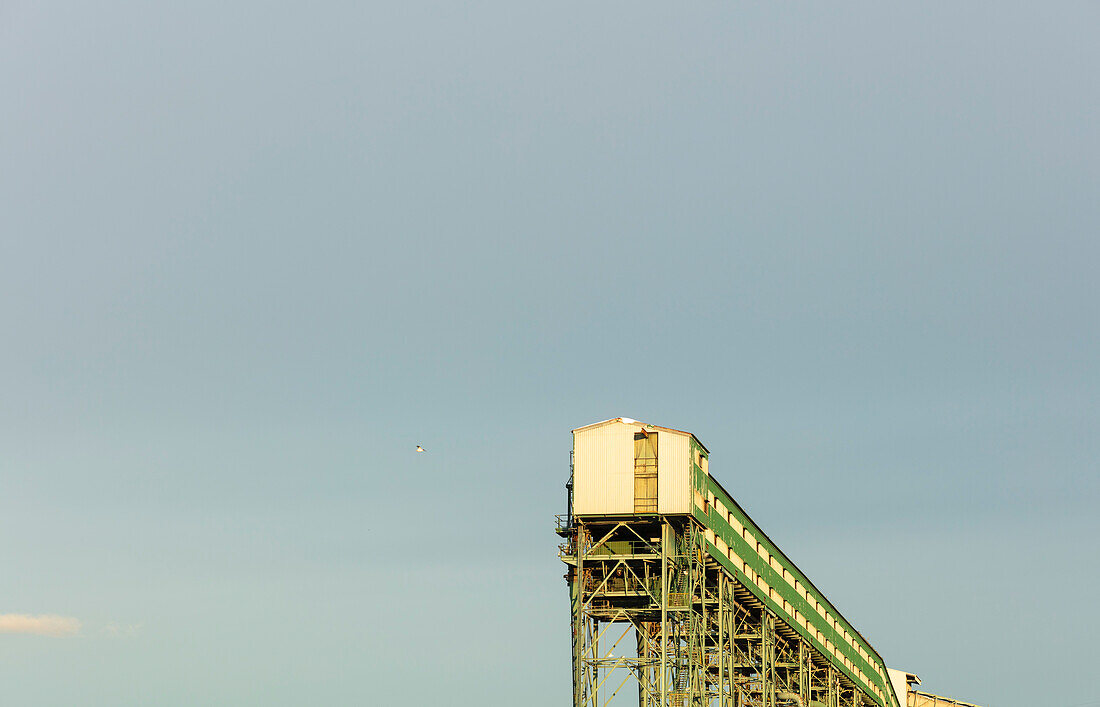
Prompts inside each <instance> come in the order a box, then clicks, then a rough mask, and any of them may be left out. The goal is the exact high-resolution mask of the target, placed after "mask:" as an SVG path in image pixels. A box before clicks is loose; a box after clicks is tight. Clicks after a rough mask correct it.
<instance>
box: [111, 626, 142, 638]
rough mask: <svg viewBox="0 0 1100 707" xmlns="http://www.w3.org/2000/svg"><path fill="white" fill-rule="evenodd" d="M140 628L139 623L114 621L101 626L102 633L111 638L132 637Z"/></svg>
mask: <svg viewBox="0 0 1100 707" xmlns="http://www.w3.org/2000/svg"><path fill="white" fill-rule="evenodd" d="M140 630H141V624H116V623H114V622H112V623H109V624H107V625H106V626H104V627H103V633H105V634H107V635H108V636H110V637H111V638H132V637H134V636H136V635H137V633H138V631H140Z"/></svg>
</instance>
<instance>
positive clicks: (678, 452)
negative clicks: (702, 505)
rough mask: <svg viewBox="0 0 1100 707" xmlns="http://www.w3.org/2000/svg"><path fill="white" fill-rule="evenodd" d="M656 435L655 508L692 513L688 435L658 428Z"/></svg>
mask: <svg viewBox="0 0 1100 707" xmlns="http://www.w3.org/2000/svg"><path fill="white" fill-rule="evenodd" d="M657 439H658V444H657V511H658V512H659V513H691V476H690V474H689V473H688V471H689V469H690V468H691V459H690V457H691V437H690V436H688V435H685V434H677V433H675V432H666V431H664V430H661V431H660V432H659V433H658V435H657Z"/></svg>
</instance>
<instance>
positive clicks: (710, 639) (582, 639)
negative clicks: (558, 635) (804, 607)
mask: <svg viewBox="0 0 1100 707" xmlns="http://www.w3.org/2000/svg"><path fill="white" fill-rule="evenodd" d="M558 533H559V535H561V536H562V537H563V538H564V539H565V542H564V543H562V545H561V546H560V556H561V558H562V560H563V561H564V562H565V563H566V565H568V568H569V569H568V572H567V574H566V581H567V582H568V584H569V591H570V599H571V628H572V638H573V707H605V706H606V705H608V704H609V703H610V702H611V701H612V700H613V699H614V698H615V696H616V695H618V694H619V693H620V691H621V690H623V688H624V687H625V686H627V685H628V684H629V683H631V681H633V682H634V683H635V684H636V686H637V693H638V704H639V707H704V706H706V707H711V706H713V705H716V706H717V707H784V706H788V705H801V706H802V707H864V706H865V705H871V704H872V703H871V701H870V700H869V698H867V697H866V696H865V695H863V693H862V692H861V691H860V690H859V689H857V688H856V686H855V685H854V684H853V683H852V682H851V681H850V680H849V679H848V678H847V677H846V676H844V675H843V674H841V673H840V672H839V671H837V670H836V669H835V667H833V666H832V665H831V664H830V662H829V661H828V660H827V659H826V658H825V656H823V655H822V654H821V653H819V652H818V651H817V650H816V649H815V648H814V647H813V646H812V645H811V644H809V643H808V642H807V641H805V640H804V639H803V638H801V637H800V636H799V635H798V634H797V633H796V632H795V631H794V630H793V629H792V628H791V627H790V626H788V625H787V624H786V623H785V622H784V621H782V620H781V619H780V618H778V617H777V616H776V615H775V614H774V613H773V612H772V611H771V610H770V609H768V608H766V607H765V606H764V605H763V604H762V603H761V602H760V601H759V600H758V599H757V598H756V597H755V596H753V594H752V593H750V592H749V591H748V590H747V589H746V588H745V587H744V586H743V585H742V584H741V583H740V582H739V581H738V580H737V579H736V578H735V577H734V576H733V575H731V574H730V573H729V572H728V571H727V570H726V569H725V568H723V567H722V566H721V565H719V564H718V563H717V562H716V561H715V560H714V559H713V558H711V557H710V556H709V555H708V553H707V551H706V543H705V539H704V530H703V528H702V526H701V525H700V524H699V523H698V522H697V521H696V520H694V519H692V518H690V517H687V516H656V515H653V516H633V517H628V518H623V519H612V518H608V519H593V518H585V519H578V518H565V519H561V520H559V526H558ZM630 634H633V637H631V635H630ZM631 638H632V640H631ZM629 644H632V645H629ZM628 645H629V647H630V648H631V650H624V649H625V648H626V647H627V646H628ZM617 652H618V655H616V653H617ZM627 653H633V655H630V656H627V655H625V654H627Z"/></svg>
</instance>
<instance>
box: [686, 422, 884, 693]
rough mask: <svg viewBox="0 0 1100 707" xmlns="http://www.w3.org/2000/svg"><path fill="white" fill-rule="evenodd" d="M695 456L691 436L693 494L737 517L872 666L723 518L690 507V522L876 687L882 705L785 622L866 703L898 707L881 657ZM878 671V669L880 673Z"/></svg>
mask: <svg viewBox="0 0 1100 707" xmlns="http://www.w3.org/2000/svg"><path fill="white" fill-rule="evenodd" d="M700 455H702V456H703V457H704V458H706V457H708V453H707V451H706V449H705V448H704V447H703V446H702V445H701V444H698V442H697V440H695V439H694V436H693V438H692V441H691V464H692V474H691V477H692V488H693V491H695V492H698V493H700V494H701V495H703V497H704V498H708V499H709V497H710V496H711V495H713V496H714V497H715V498H716V499H718V500H720V501H721V502H722V505H724V506H725V507H726V508H728V509H729V512H730V514H731V515H733V516H735V517H736V518H737V521H738V522H739V523H740V524H741V525H742V527H744V528H745V529H747V530H748V531H749V532H750V534H751V535H752V536H753V537H754V538H756V540H757V542H759V543H760V544H761V545H762V546H763V547H764V548H765V549H766V550H767V552H768V554H769V555H770V556H771V557H773V558H774V559H775V560H777V561H778V562H779V564H780V566H781V569H786V571H787V572H788V573H790V575H791V576H792V577H793V578H794V579H796V580H797V581H798V582H799V583H800V584H801V585H802V586H803V587H804V588H805V591H806V593H807V595H808V596H811V597H813V599H814V600H815V601H817V602H818V603H820V604H821V605H822V606H823V607H824V610H825V613H826V614H827V616H828V617H829V618H832V619H835V620H836V622H837V623H838V624H839V625H840V626H841V627H843V628H844V629H845V630H846V631H847V632H848V634H849V635H850V636H851V637H852V638H853V639H854V640H855V641H856V642H857V643H858V644H859V645H860V646H861V647H862V648H863V650H864V652H866V653H867V654H868V655H869V656H871V657H872V659H873V663H872V662H869V661H866V660H864V659H863V657H862V656H861V655H859V653H858V652H857V651H856V650H855V649H854V648H853V647H852V646H850V645H849V644H848V642H847V641H845V640H844V639H843V638H842V636H841V633H840V631H838V630H837V629H836V628H834V627H833V625H832V623H831V622H830V621H829V620H828V619H827V618H825V617H822V616H821V615H820V614H819V613H818V612H817V610H816V609H815V608H813V607H812V606H811V605H810V603H809V602H808V601H807V600H805V599H803V598H802V596H801V595H800V594H799V593H798V592H797V591H796V590H795V588H794V587H792V586H791V585H790V584H789V583H788V582H787V581H786V580H785V579H784V578H783V575H782V572H781V571H777V570H776V569H775V568H774V567H772V566H771V564H769V563H766V562H765V561H764V559H763V558H762V557H761V556H760V554H759V552H758V551H757V548H755V547H750V545H749V542H748V541H747V540H746V539H745V538H744V536H743V535H742V534H741V533H738V532H737V531H735V530H734V528H733V527H732V526H731V525H730V524H729V523H727V522H726V520H725V519H724V518H721V517H719V514H718V512H717V510H716V509H715V508H714V507H713V506H710V508H709V511H708V512H704V511H703V509H701V508H699V507H698V506H694V513H693V515H694V517H695V518H696V520H698V521H699V522H700V523H702V524H703V525H704V526H705V527H706V528H708V529H710V530H711V531H712V532H714V534H715V536H716V537H720V538H722V540H723V541H724V542H725V543H726V544H727V545H728V546H729V547H730V548H731V549H733V550H734V551H735V553H736V554H737V555H738V556H739V557H741V559H742V560H744V562H745V564H746V565H748V566H749V567H750V568H751V569H752V571H753V572H755V573H756V574H758V575H759V576H760V577H762V578H763V579H764V581H765V582H767V584H768V586H770V587H771V588H773V589H775V590H776V592H777V593H778V594H779V595H780V597H781V598H782V599H784V600H786V601H787V603H789V604H790V605H791V607H792V608H793V609H794V610H796V611H798V612H799V613H800V614H801V615H802V616H803V617H805V619H806V621H807V623H809V624H811V625H812V626H813V627H814V628H815V629H817V630H818V631H821V633H822V634H823V635H824V636H825V637H826V638H827V639H828V640H830V641H831V643H832V644H833V645H834V646H836V647H837V648H838V649H839V650H840V651H841V652H842V653H843V654H844V655H845V657H847V658H848V659H849V660H850V661H852V663H853V664H854V665H855V666H856V669H857V670H858V671H859V672H860V673H861V674H862V675H863V676H864V677H865V678H866V679H867V681H868V682H870V683H872V684H874V685H876V686H877V687H878V688H879V689H880V690H881V691H882V693H883V694H884V695H886V701H883V700H882V699H880V698H879V697H878V696H877V695H875V694H873V693H872V692H870V691H867V690H865V689H863V687H862V684H861V680H860V679H859V678H858V676H856V675H855V674H854V671H852V670H851V669H849V668H848V666H847V665H845V664H844V663H843V662H841V661H838V660H837V659H836V658H835V657H834V656H833V655H832V653H831V651H829V650H827V648H826V647H825V645H824V644H823V643H822V642H821V641H819V640H818V638H817V636H816V634H815V633H811V632H810V631H808V630H806V629H804V628H803V627H802V626H801V625H800V624H798V623H797V622H796V621H793V620H792V621H787V623H788V624H789V625H790V626H791V628H792V629H794V630H795V631H796V632H798V633H799V634H800V635H801V636H803V637H804V638H805V639H806V640H808V641H810V642H811V643H812V644H814V645H816V646H817V647H818V648H819V650H820V651H821V653H822V654H823V655H824V656H825V658H826V659H828V660H829V661H830V662H831V663H832V664H833V665H835V667H836V669H837V670H838V671H840V672H841V673H843V674H845V675H847V676H848V678H849V679H850V680H852V682H853V683H854V684H855V685H856V686H857V687H859V689H860V690H861V692H863V693H864V694H865V695H866V696H867V697H868V699H870V700H872V701H873V702H874V703H875V704H878V705H882V707H903V706H899V705H898V702H897V700H896V699H895V697H894V694H893V688H892V687H891V686H890V684H889V680H888V677H887V672H886V664H885V662H884V661H883V660H882V656H880V655H879V654H878V652H877V651H876V650H875V649H874V648H873V647H872V646H871V644H870V643H868V642H867V640H866V639H865V638H864V637H863V636H862V635H861V634H860V633H859V631H857V630H856V629H855V628H854V627H853V626H852V625H851V624H850V623H849V622H848V621H847V620H846V619H845V618H844V617H843V616H842V615H841V613H840V612H839V611H837V609H836V607H834V606H833V605H832V604H831V603H830V602H829V601H828V599H826V598H825V595H824V594H822V593H821V592H820V591H819V590H818V589H817V587H815V586H814V585H813V583H812V582H811V581H810V580H809V578H808V577H806V575H805V574H803V573H802V571H801V570H799V569H798V567H797V566H796V565H795V564H794V563H793V562H792V561H791V560H790V559H789V558H788V557H787V556H786V555H785V554H784V553H783V552H782V551H781V550H780V549H779V547H778V546H776V544H775V543H773V542H772V541H771V539H770V538H768V536H767V534H765V533H764V531H763V530H761V529H760V526H758V525H757V524H756V523H755V522H754V521H753V520H752V519H751V518H750V517H749V515H748V513H746V512H745V510H744V508H742V507H741V505H740V504H739V503H737V501H735V500H734V499H733V497H732V496H731V495H730V494H729V493H728V492H727V491H726V490H725V489H724V488H723V487H722V485H721V484H720V483H719V482H718V481H717V479H715V478H714V477H713V476H711V475H708V474H706V473H704V472H703V470H702V468H701V467H700V466H699V464H698V460H699V457H700ZM707 545H708V550H709V552H710V555H711V556H712V557H713V558H714V559H716V560H717V561H718V562H720V563H721V564H722V565H723V566H724V567H725V568H726V569H727V570H728V571H729V572H730V573H731V574H733V575H734V576H735V577H736V578H737V579H738V580H739V581H740V582H741V583H742V584H744V586H745V587H746V588H747V589H748V590H749V591H751V592H752V593H753V594H754V595H755V596H756V597H757V598H758V599H759V600H760V601H762V602H763V603H764V604H765V606H768V607H769V608H771V609H772V610H773V611H776V612H777V613H778V614H779V615H780V616H784V617H785V616H787V611H786V609H785V608H784V607H783V605H782V604H780V603H779V602H776V601H775V600H774V599H773V598H772V597H771V596H769V595H767V594H766V593H765V592H764V591H763V590H762V589H761V588H760V587H758V586H757V585H756V583H755V582H754V581H752V580H751V579H750V578H749V577H748V576H747V575H746V574H745V573H744V572H742V571H741V570H740V569H738V568H737V567H735V566H734V565H733V563H732V562H731V561H730V560H729V558H728V557H726V556H725V554H723V553H721V552H719V550H718V548H717V547H716V546H715V545H713V544H712V543H709V541H708V544H707ZM879 670H881V674H880V672H879Z"/></svg>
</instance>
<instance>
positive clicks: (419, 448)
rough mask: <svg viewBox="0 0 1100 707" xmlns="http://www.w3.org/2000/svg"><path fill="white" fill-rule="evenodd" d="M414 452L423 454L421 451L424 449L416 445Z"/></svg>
mask: <svg viewBox="0 0 1100 707" xmlns="http://www.w3.org/2000/svg"><path fill="white" fill-rule="evenodd" d="M416 451H418V452H423V451H424V448H423V447H421V446H420V445H419V444H418V445H416Z"/></svg>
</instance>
